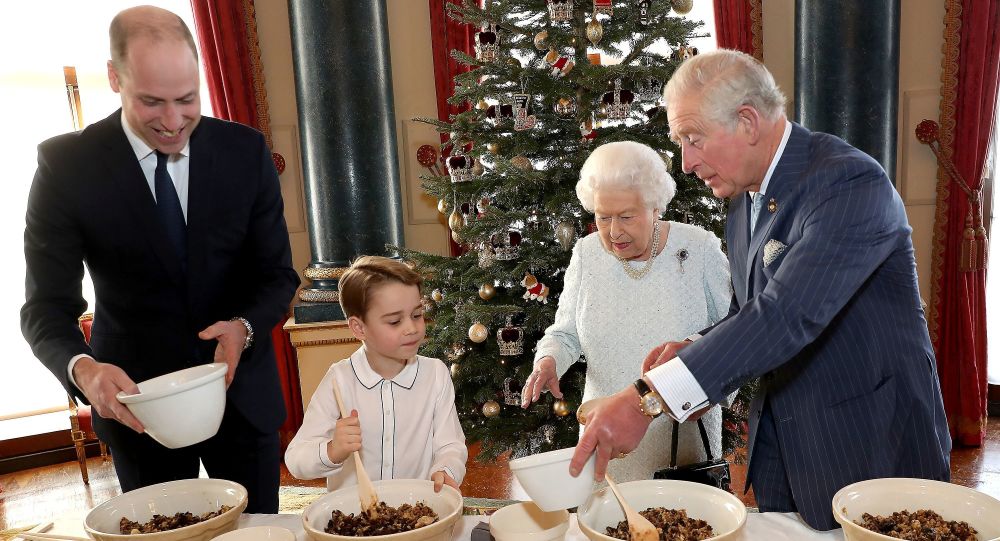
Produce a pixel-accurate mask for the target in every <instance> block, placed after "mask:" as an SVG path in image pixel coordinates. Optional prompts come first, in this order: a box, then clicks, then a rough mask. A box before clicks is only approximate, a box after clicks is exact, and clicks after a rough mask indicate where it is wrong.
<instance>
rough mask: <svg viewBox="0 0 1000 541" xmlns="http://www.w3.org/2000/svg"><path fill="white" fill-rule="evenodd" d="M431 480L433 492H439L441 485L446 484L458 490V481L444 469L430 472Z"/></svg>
mask: <svg viewBox="0 0 1000 541" xmlns="http://www.w3.org/2000/svg"><path fill="white" fill-rule="evenodd" d="M431 481H434V492H441V486H442V485H448V486H450V487H451V488H454V489H455V490H458V483H457V482H455V480H454V479H452V478H451V476H450V475H448V473H447V472H446V471H444V470H441V471H436V472H434V473H432V474H431Z"/></svg>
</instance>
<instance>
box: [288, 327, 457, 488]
mask: <svg viewBox="0 0 1000 541" xmlns="http://www.w3.org/2000/svg"><path fill="white" fill-rule="evenodd" d="M334 378H336V380H337V385H338V386H339V388H340V393H341V397H342V398H343V400H344V408H346V409H347V410H358V418H359V419H360V421H361V460H362V462H363V463H364V465H365V469H366V470H367V471H368V475H369V476H370V477H371V478H372V479H373V480H378V479H430V476H431V474H432V473H435V472H438V471H442V470H443V471H445V472H447V473H448V475H450V476H451V477H452V478H453V479H455V481H457V482H458V483H461V482H462V479H463V478H464V477H465V461H466V459H468V457H469V452H468V449H467V448H466V446H465V434H464V433H463V432H462V425H461V424H459V422H458V412H457V411H456V409H455V388H454V386H453V385H452V382H451V372H450V370H449V369H448V367H447V366H445V364H444V363H443V362H441V361H440V360H439V359H433V358H430V357H423V356H421V355H417V356H416V357H414V358H413V359H410V360H409V361H408V362H407V364H406V366H405V367H404V368H403V370H402V371H401V372H400V373H399V374H397V375H396V377H394V378H392V379H391V380H385V379H383V378H382V376H380V375H379V374H378V373H376V372H375V371H374V370H372V368H371V366H370V365H369V364H368V357H367V355H366V354H365V346H362V347H361V348H359V349H358V350H357V351H355V352H354V354H353V355H351V357H350V358H348V359H344V360H342V361H340V362H337V363H334V364H333V365H332V366H331V367H330V369H329V370H328V371H327V372H326V375H325V376H323V380H322V381H321V382H320V384H319V387H317V388H316V392H315V393H314V394H313V396H312V398H311V399H310V400H309V406H308V407H307V408H306V412H305V416H304V418H303V420H302V426H301V427H300V428H299V431H298V432H296V434H295V437H294V438H292V441H291V443H289V444H288V449H287V450H286V451H285V465H287V466H288V471H289V472H291V474H292V475H294V476H295V477H297V478H299V479H318V478H320V477H326V486H327V489H328V490H336V489H338V488H341V487H345V486H352V485H356V484H357V483H358V479H357V474H356V472H355V468H354V461H353V460H346V461H344V462H343V463H341V464H335V463H333V462H331V461H330V458H329V456H328V455H327V452H326V450H327V443H329V442H330V441H332V439H333V433H334V429H335V428H336V425H337V420H338V419H340V417H341V412H340V410H339V409H338V408H337V401H336V399H335V398H334V396H333V384H332V383H331V380H332V379H334ZM346 414H347V415H350V411H348V412H346Z"/></svg>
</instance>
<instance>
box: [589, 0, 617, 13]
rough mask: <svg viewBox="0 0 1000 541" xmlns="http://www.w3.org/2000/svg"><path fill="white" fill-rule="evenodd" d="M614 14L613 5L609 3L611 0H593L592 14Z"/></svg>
mask: <svg viewBox="0 0 1000 541" xmlns="http://www.w3.org/2000/svg"><path fill="white" fill-rule="evenodd" d="M614 14H615V10H614V6H612V5H611V0H594V15H595V16H596V15H607V16H609V17H610V16H611V15H614Z"/></svg>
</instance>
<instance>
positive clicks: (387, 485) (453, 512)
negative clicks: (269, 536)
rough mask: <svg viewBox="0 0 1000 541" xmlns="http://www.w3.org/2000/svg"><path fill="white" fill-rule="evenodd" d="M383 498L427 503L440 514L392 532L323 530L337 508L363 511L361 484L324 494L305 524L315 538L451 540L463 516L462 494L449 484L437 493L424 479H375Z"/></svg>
mask: <svg viewBox="0 0 1000 541" xmlns="http://www.w3.org/2000/svg"><path fill="white" fill-rule="evenodd" d="M374 485H375V492H376V493H378V498H379V500H381V501H383V502H385V504H386V505H390V506H393V507H399V506H400V505H402V504H404V503H408V504H410V505H413V504H415V503H417V502H424V504H425V505H427V506H428V507H430V508H431V509H433V510H434V512H435V513H437V515H438V521H437V522H435V523H434V524H431V525H428V526H424V527H423V528H417V529H416V530H410V531H408V532H403V533H395V534H391V535H373V536H370V537H363V538H362V537H354V536H347V535H335V534H330V533H326V532H325V531H323V529H324V528H326V525H327V523H328V522H330V517H331V515H332V514H333V511H334V510H335V509H338V510H340V511H341V512H343V513H347V514H351V513H354V514H355V515H356V514H358V513H360V512H361V500H360V499H358V487H357V486H351V487H345V488H341V489H339V490H335V491H333V492H330V493H329V494H324V495H323V496H320V497H319V499H317V500H316V501H314V502H313V503H311V504H309V506H308V507H306V508H305V510H304V511H303V512H302V525H303V527H304V528H305V530H306V534H307V535H308V536H309V537H310V538H312V539H313V540H315V541H357V540H358V539H365V540H369V539H370V540H374V541H450V540H451V536H452V529H454V527H455V523H456V522H458V519H459V518H461V517H462V507H463V505H462V495H461V494H459V492H458V491H457V490H455V489H454V488H451V487H450V486H448V485H444V486H443V487H441V492H434V483H433V482H432V481H427V480H423V479H386V480H383V481H374Z"/></svg>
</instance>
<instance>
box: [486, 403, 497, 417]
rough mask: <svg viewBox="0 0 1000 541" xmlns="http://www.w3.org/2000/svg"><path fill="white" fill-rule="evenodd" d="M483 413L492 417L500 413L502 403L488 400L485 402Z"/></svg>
mask: <svg viewBox="0 0 1000 541" xmlns="http://www.w3.org/2000/svg"><path fill="white" fill-rule="evenodd" d="M483 415H485V416H486V417H491V418H492V417H496V416H497V415H500V404H498V403H497V402H496V401H494V400H490V401H488V402H486V403H485V404H483Z"/></svg>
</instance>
